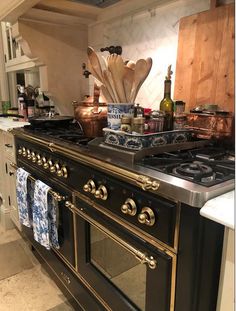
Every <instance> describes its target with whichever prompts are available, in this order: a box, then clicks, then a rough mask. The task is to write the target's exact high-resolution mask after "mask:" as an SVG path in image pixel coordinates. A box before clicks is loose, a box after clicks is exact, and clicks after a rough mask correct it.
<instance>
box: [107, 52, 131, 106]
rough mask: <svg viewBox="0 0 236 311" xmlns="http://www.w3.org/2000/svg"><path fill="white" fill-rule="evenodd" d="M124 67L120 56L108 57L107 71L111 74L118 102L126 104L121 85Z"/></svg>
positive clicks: (112, 55)
mask: <svg viewBox="0 0 236 311" xmlns="http://www.w3.org/2000/svg"><path fill="white" fill-rule="evenodd" d="M124 68H125V65H124V62H123V59H122V57H121V56H120V55H117V54H111V55H110V56H109V57H108V69H109V70H110V72H111V75H112V80H113V82H114V85H115V90H116V93H117V95H118V97H119V99H120V100H119V102H122V103H126V102H127V100H126V97H125V90H124V85H123V78H124V72H125V69H124Z"/></svg>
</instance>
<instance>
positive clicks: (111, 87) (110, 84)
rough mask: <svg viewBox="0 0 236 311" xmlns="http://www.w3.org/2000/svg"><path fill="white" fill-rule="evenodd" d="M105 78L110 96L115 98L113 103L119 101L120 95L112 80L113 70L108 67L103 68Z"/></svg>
mask: <svg viewBox="0 0 236 311" xmlns="http://www.w3.org/2000/svg"><path fill="white" fill-rule="evenodd" d="M103 80H104V82H105V85H106V88H107V90H108V92H109V93H110V96H111V97H112V99H113V101H112V103H119V97H118V95H117V93H116V89H115V86H114V83H113V80H112V76H111V72H110V71H109V70H108V69H106V70H103Z"/></svg>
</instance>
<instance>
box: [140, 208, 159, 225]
mask: <svg viewBox="0 0 236 311" xmlns="http://www.w3.org/2000/svg"><path fill="white" fill-rule="evenodd" d="M138 221H139V222H140V223H141V224H145V225H147V226H153V225H154V223H155V221H156V219H155V214H154V212H153V210H152V209H151V208H150V207H143V208H142V210H141V213H140V214H139V215H138Z"/></svg>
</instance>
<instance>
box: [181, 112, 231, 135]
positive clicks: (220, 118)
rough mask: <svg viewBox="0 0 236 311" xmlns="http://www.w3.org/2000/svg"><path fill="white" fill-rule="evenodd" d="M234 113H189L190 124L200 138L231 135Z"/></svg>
mask: <svg viewBox="0 0 236 311" xmlns="http://www.w3.org/2000/svg"><path fill="white" fill-rule="evenodd" d="M233 120H234V117H233V114H232V113H226V112H222V113H221V112H220V111H219V112H217V113H215V114H214V115H211V114H205V113H190V114H188V115H187V123H188V126H189V127H191V128H192V129H194V130H195V131H196V133H197V136H198V137H199V138H205V139H209V138H223V137H231V136H232V131H233Z"/></svg>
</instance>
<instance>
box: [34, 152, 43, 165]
mask: <svg viewBox="0 0 236 311" xmlns="http://www.w3.org/2000/svg"><path fill="white" fill-rule="evenodd" d="M36 159H37V164H38V165H42V164H43V162H42V159H41V155H40V154H37V155H36Z"/></svg>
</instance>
